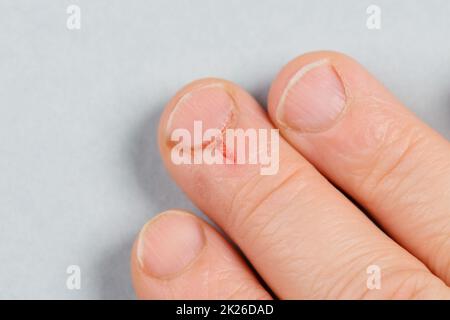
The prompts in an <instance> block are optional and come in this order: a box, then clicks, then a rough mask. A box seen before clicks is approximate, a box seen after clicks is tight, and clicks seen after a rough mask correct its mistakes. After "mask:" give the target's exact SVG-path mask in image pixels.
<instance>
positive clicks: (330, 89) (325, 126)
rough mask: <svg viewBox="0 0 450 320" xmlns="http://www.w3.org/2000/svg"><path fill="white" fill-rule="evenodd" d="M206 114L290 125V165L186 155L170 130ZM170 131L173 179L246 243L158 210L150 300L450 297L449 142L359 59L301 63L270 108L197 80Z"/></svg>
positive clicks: (141, 266) (283, 151) (143, 279)
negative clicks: (187, 159)
mask: <svg viewBox="0 0 450 320" xmlns="http://www.w3.org/2000/svg"><path fill="white" fill-rule="evenodd" d="M194 120H199V121H202V124H203V129H207V128H218V129H222V131H223V132H224V130H225V129H226V128H242V129H252V128H253V129H265V130H270V129H272V128H278V129H279V130H280V134H281V137H280V140H279V166H278V168H277V169H278V170H277V171H276V173H275V174H268V175H264V174H261V170H260V169H261V165H260V164H259V165H255V164H236V163H235V162H234V164H207V163H204V162H203V163H200V164H177V163H174V161H173V153H172V152H173V148H174V145H175V144H174V142H173V141H172V140H171V137H172V133H173V132H174V130H175V129H178V128H186V129H188V130H189V132H192V131H193V130H194V128H193V123H194ZM158 139H159V144H160V151H161V154H162V158H163V160H164V163H165V165H166V167H167V168H168V170H169V172H170V174H171V175H172V177H173V179H175V181H176V182H177V183H178V184H179V185H180V187H181V188H182V189H183V190H184V191H185V192H186V194H187V195H188V196H189V197H190V198H191V199H192V201H193V202H194V203H195V204H196V205H197V206H198V207H199V208H200V209H201V210H202V211H203V212H205V213H206V214H207V215H208V216H209V217H210V218H211V219H212V220H213V221H215V222H216V223H217V225H218V226H220V227H221V228H222V230H223V231H224V233H225V234H226V236H227V237H228V238H229V239H231V240H230V242H232V243H233V244H234V245H233V244H230V242H229V241H227V240H226V237H225V236H224V235H222V234H221V233H219V232H217V231H216V230H215V229H214V228H213V227H211V226H210V225H209V224H208V223H206V222H205V221H203V220H201V219H200V218H198V217H196V216H194V215H192V214H189V213H186V212H183V211H179V210H176V211H175V210H170V211H167V212H165V213H163V214H161V215H159V216H157V217H155V218H154V219H152V220H151V221H150V222H149V223H148V224H147V225H146V226H145V227H144V228H143V230H142V231H141V233H140V235H139V238H138V239H137V241H136V243H135V245H134V248H133V252H132V275H133V282H134V286H135V289H136V293H137V296H138V297H139V298H144V299H272V298H273V297H277V298H281V299H304V298H306V299H316V298H319V299H321V298H325V299H379V298H381V299H392V298H399V299H450V288H449V287H448V286H449V285H450V144H449V143H448V141H446V140H445V139H444V138H443V137H441V136H440V135H439V134H437V133H436V132H434V131H433V130H432V129H430V128H429V127H428V126H427V125H425V124H424V123H422V122H421V121H420V120H419V119H417V118H416V117H415V116H414V115H413V114H412V113H411V112H410V111H408V110H407V109H406V108H405V107H404V106H403V105H401V103H400V102H398V101H397V100H396V99H395V98H394V97H393V96H392V95H391V94H390V93H389V92H388V91H387V90H386V89H385V88H384V87H383V86H382V85H381V84H380V83H379V82H378V81H377V80H375V79H374V78H373V77H372V76H371V75H370V74H369V73H368V72H367V71H366V70H365V69H364V68H363V67H361V66H360V65H359V64H358V63H357V62H355V61H354V60H352V59H350V58H349V57H346V56H344V55H342V54H338V53H334V52H315V53H309V54H306V55H303V56H301V57H299V58H297V59H295V60H293V61H291V62H290V63H289V64H288V65H287V66H285V67H284V68H283V69H282V71H281V72H280V73H279V75H278V76H277V77H276V79H275V80H274V82H273V83H272V87H271V89H270V94H269V98H268V113H266V112H265V111H264V109H262V108H261V107H260V106H259V105H258V103H257V102H256V101H255V100H254V99H253V98H252V97H251V96H250V95H249V94H248V93H247V92H246V91H245V90H243V89H242V88H240V87H238V86H237V85H235V84H233V83H230V82H228V81H224V80H219V79H204V80H199V81H196V82H193V83H191V84H189V85H187V86H186V87H185V88H183V89H182V90H181V91H180V92H179V93H177V94H176V95H175V97H174V98H173V99H172V100H171V101H170V102H169V104H168V105H167V107H166V108H165V110H164V113H163V115H162V117H161V121H160V128H159V137H158ZM194 147H195V146H194ZM197 147H198V146H197ZM200 148H201V149H202V150H203V149H204V148H205V145H203V144H202V145H201V146H200ZM224 155H225V157H228V158H230V159H232V160H233V161H236V154H231V155H230V154H227V151H226V152H224ZM237 247H239V248H240V250H241V251H242V254H241V253H240V251H238V249H237ZM242 256H245V257H246V259H247V260H248V262H249V263H250V264H251V265H252V266H253V267H254V269H253V268H250V267H249V265H248V263H247V262H246V261H245V260H244V258H243V257H242ZM371 277H373V278H371ZM371 281H372V282H371ZM263 282H264V283H265V284H263ZM268 288H270V289H268ZM269 290H270V291H271V292H270V293H269Z"/></svg>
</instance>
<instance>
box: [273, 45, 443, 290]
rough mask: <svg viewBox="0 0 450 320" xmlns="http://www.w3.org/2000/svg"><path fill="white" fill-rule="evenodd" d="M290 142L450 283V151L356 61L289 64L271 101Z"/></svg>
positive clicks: (326, 56) (329, 58) (337, 58)
mask: <svg viewBox="0 0 450 320" xmlns="http://www.w3.org/2000/svg"><path fill="white" fill-rule="evenodd" d="M269 113H270V116H271V118H272V120H273V121H274V122H275V123H276V124H277V125H278V127H279V128H280V130H281V131H282V134H283V136H284V137H285V138H286V139H287V140H288V141H289V142H290V143H291V144H292V145H293V146H295V148H297V149H298V150H299V151H300V152H301V153H302V154H303V155H304V156H305V157H306V158H307V159H308V160H309V161H311V162H312V163H313V164H314V165H315V166H316V167H317V168H318V169H319V170H320V171H321V172H322V173H324V174H325V175H326V176H327V177H328V178H330V179H331V180H332V181H333V182H334V183H335V184H337V185H339V187H340V188H342V189H343V190H345V191H346V192H347V193H348V194H350V195H351V197H353V198H354V199H356V200H357V201H358V202H359V203H360V204H362V205H363V206H364V207H365V208H367V209H368V210H369V211H370V213H371V214H372V215H373V217H374V218H375V219H376V220H377V222H378V223H379V224H380V225H381V226H382V227H383V228H384V229H385V230H386V231H387V232H388V233H389V235H391V236H392V237H393V238H394V239H395V240H397V242H399V243H400V244H401V245H402V246H403V247H405V248H407V249H408V250H409V251H410V252H412V253H413V254H414V255H415V256H417V257H418V258H420V259H421V260H422V261H423V262H424V263H425V264H426V265H427V266H428V267H429V268H430V269H431V270H432V271H433V272H434V273H435V274H436V275H438V276H439V277H441V278H442V279H443V280H444V281H445V282H446V283H447V284H450V210H449V208H450V197H449V194H450V145H449V143H448V142H447V141H446V140H445V139H444V138H442V137H441V136H440V135H438V134H437V133H436V132H434V131H433V130H431V129H430V128H429V127H428V126H426V125H425V124H424V123H422V122H421V121H420V120H418V119H417V118H416V117H415V116H414V115H412V114H411V113H410V112H409V111H408V110H407V109H406V108H405V107H404V106H402V105H401V104H400V103H399V102H398V101H397V100H396V99H395V98H394V97H393V96H392V95H391V94H390V93H389V92H388V91H387V90H386V89H385V88H384V87H383V86H382V85H381V84H380V83H379V82H378V81H376V80H375V79H374V78H373V77H372V76H371V75H370V74H369V73H368V72H367V71H366V70H364V68H363V67H361V66H360V65H359V64H358V63H356V62H355V61H353V60H352V59H350V58H348V57H346V56H344V55H342V54H338V53H333V52H317V53H311V54H307V55H304V56H301V57H299V58H297V59H295V60H293V61H292V62H290V63H289V64H288V65H287V66H286V67H285V68H284V69H283V70H282V71H281V73H280V74H279V75H278V77H277V78H276V80H275V81H274V83H273V85H272V89H271V91H270V96H269Z"/></svg>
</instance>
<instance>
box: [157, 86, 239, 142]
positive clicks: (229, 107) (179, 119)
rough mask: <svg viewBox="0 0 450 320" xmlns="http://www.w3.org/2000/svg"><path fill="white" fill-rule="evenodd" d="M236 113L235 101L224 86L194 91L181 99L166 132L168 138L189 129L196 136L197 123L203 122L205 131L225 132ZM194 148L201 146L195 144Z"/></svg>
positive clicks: (169, 120)
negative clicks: (175, 131) (195, 124)
mask: <svg viewBox="0 0 450 320" xmlns="http://www.w3.org/2000/svg"><path fill="white" fill-rule="evenodd" d="M234 111H235V103H234V100H233V98H232V97H231V95H230V94H229V93H228V92H227V91H226V89H225V87H224V86H223V85H222V84H220V83H217V84H209V85H206V86H203V87H200V88H196V89H193V90H192V91H190V92H188V93H186V94H185V95H184V96H182V97H181V98H180V100H179V101H178V103H177V104H176V106H175V107H174V108H173V110H172V113H171V114H170V115H169V118H168V121H167V130H166V131H167V135H168V138H170V135H171V133H172V132H173V131H174V130H175V129H187V130H188V131H189V132H190V134H194V122H196V121H201V124H202V130H203V131H206V130H207V129H219V130H223V129H225V128H227V126H228V125H229V124H230V122H231V121H232V120H233V114H234ZM194 142H195V141H194ZM192 147H200V145H196V144H195V143H194V145H193V146H192Z"/></svg>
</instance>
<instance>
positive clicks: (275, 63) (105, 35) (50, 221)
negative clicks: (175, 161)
mask: <svg viewBox="0 0 450 320" xmlns="http://www.w3.org/2000/svg"><path fill="white" fill-rule="evenodd" d="M70 4H77V5H79V6H80V7H81V14H82V16H81V18H82V20H81V30H77V31H69V30H68V29H67V28H66V19H67V17H68V15H67V14H66V8H67V6H68V5H70ZM370 4H377V5H379V6H380V7H381V9H382V15H381V17H382V29H381V30H376V31H375V30H368V29H367V28H366V19H367V14H366V8H367V7H368V6H369V5H370ZM449 21H450V1H445V0H442V1H430V0H427V1H411V0H408V1H379V0H378V1H364V0H353V1H312V0H310V1H299V0H293V1H280V0H277V1H276V0H271V1H256V0H254V1H242V0H241V1H237V0H233V1H230V0H226V1H225V0H221V1H204V0H203V1H201V0H189V1H188V0H186V1H164V0H157V1H156V0H152V1H148V0H147V1H146V0H121V1H119V0H72V1H68V0H28V1H25V0H0V298H62V299H66V298H74V299H79V298H96V299H97V298H134V293H133V290H132V287H131V280H130V275H129V264H128V261H129V252H130V248H131V245H132V242H133V239H134V237H135V236H136V234H137V232H138V231H139V229H140V227H141V226H142V225H143V224H144V223H145V222H146V221H147V220H148V219H149V218H151V217H152V216H153V215H154V214H156V213H157V212H160V211H163V210H165V209H168V208H171V207H181V208H187V209H191V210H195V209H194V207H193V206H192V204H190V202H189V201H188V200H187V199H186V197H185V196H184V195H183V194H182V193H181V192H180V191H179V190H178V189H177V187H176V185H175V184H174V183H173V182H172V181H171V180H170V179H169V177H168V175H167V174H166V172H165V169H164V168H163V166H162V164H161V162H160V158H159V154H158V151H157V147H156V135H155V131H156V126H157V121H158V117H159V114H160V112H161V110H162V108H163V106H164V104H165V103H166V102H167V101H168V99H169V98H170V96H171V95H172V94H173V93H174V92H175V91H176V90H177V89H178V88H180V87H181V86H182V85H184V84H186V83H187V82H189V81H191V80H193V79H195V78H199V77H205V76H217V77H222V78H227V79H230V80H232V81H234V82H236V83H238V84H240V85H242V86H243V87H245V88H246V89H248V90H249V91H250V92H251V93H252V94H254V95H255V96H256V97H257V99H259V100H260V101H261V102H262V103H264V102H265V99H266V94H267V90H268V87H269V85H270V82H271V80H272V78H273V77H274V76H275V74H276V73H277V71H278V70H279V68H280V67H281V66H282V65H283V64H284V63H286V62H287V61H288V60H290V59H291V58H293V57H295V56H296V55H298V54H301V53H304V52H306V51H310V50H318V49H332V50H338V51H343V52H345V53H347V54H350V55H352V56H354V57H355V58H356V59H358V60H359V61H360V62H361V63H363V64H364V65H365V66H367V68H368V69H369V70H371V71H372V72H373V73H374V74H375V75H376V76H377V77H378V78H379V79H381V80H382V81H383V82H384V83H385V84H386V85H387V86H388V87H389V88H390V89H391V90H392V91H393V92H394V93H395V94H396V95H397V96H398V97H399V98H400V99H401V100H403V101H404V102H405V103H406V104H407V105H408V106H409V107H410V108H411V109H413V110H414V111H415V112H416V113H417V114H418V115H419V116H420V117H421V118H422V119H423V120H424V121H426V122H428V123H429V124H431V125H432V126H433V127H434V128H436V129H437V130H438V131H440V132H441V133H442V134H444V135H445V136H446V137H450V125H449V124H450V109H449V106H450V41H449V39H450V34H449V33H450V22H449ZM71 264H76V265H79V266H80V267H81V271H82V289H81V290H79V291H70V290H67V289H66V286H65V282H66V277H67V274H66V268H67V266H68V265H71Z"/></svg>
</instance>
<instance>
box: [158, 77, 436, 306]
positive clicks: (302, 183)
mask: <svg viewBox="0 0 450 320" xmlns="http://www.w3.org/2000/svg"><path fill="white" fill-rule="evenodd" d="M195 120H198V121H201V123H202V126H203V129H206V128H208V129H211V128H218V129H220V130H219V134H220V135H222V138H223V134H224V133H225V134H226V133H227V129H231V128H233V129H242V131H243V130H246V132H247V133H249V136H251V133H252V132H253V133H254V131H251V130H249V129H258V130H259V131H258V132H262V133H266V134H267V135H269V133H270V132H269V130H270V129H272V125H271V123H270V121H269V120H268V118H267V115H266V114H265V113H264V112H263V111H262V109H261V108H260V107H259V106H258V104H257V103H256V101H255V100H254V99H253V98H252V97H251V96H250V95H248V94H247V93H246V92H245V91H244V90H242V89H240V88H239V87H237V86H236V85H234V84H232V83H230V82H226V81H222V80H217V79H205V80H200V81H197V82H194V83H192V84H190V85H188V86H187V87H185V88H184V89H182V90H181V91H180V92H179V93H178V94H177V95H176V96H175V97H174V98H173V99H172V101H171V102H169V104H168V106H167V107H166V109H165V111H164V113H163V115H162V117H161V122H160V129H159V130H160V131H159V139H160V141H159V142H160V149H161V154H162V157H163V159H164V163H165V164H166V166H167V167H168V169H169V171H170V173H171V175H172V176H173V177H174V179H175V180H176V181H177V183H178V184H179V185H180V186H181V187H182V189H183V190H184V191H185V192H186V193H187V194H188V195H189V197H190V198H191V199H192V200H193V201H194V202H195V203H196V204H197V206H198V207H199V208H200V209H202V210H203V211H204V212H205V213H207V214H208V215H209V216H210V217H211V218H212V219H213V220H215V221H216V222H217V223H218V224H219V225H220V226H222V228H223V229H224V230H225V232H226V233H227V234H228V235H229V236H230V237H231V238H232V239H233V240H234V242H235V243H237V244H238V245H239V247H240V248H241V249H242V250H243V252H244V253H245V255H246V256H247V258H248V259H249V260H250V261H251V263H252V264H253V265H254V267H255V268H256V270H257V271H258V273H259V274H260V275H261V276H262V277H263V278H264V280H265V281H266V283H268V284H269V286H270V288H271V289H272V290H273V291H274V292H275V293H276V295H277V296H278V297H281V298H314V297H321V298H324V297H330V298H337V297H347V298H358V297H381V296H382V297H391V296H396V295H397V293H399V295H401V296H407V295H411V296H413V295H415V290H416V289H417V288H420V290H421V291H420V294H421V295H429V294H430V293H431V292H433V291H434V290H431V288H435V287H439V288H440V287H441V286H442V283H441V282H439V281H438V280H437V278H435V277H434V276H432V275H431V273H429V272H428V270H426V268H425V267H424V266H423V264H421V263H420V262H419V261H418V260H417V259H415V258H414V257H412V256H411V255H410V254H409V253H407V252H406V251H405V250H404V249H402V248H401V247H399V246H398V245H397V244H396V243H394V242H393V241H392V240H391V239H389V238H387V237H386V236H385V235H384V234H383V233H382V232H381V231H380V230H378V229H377V228H376V227H375V226H374V224H373V223H372V222H371V221H370V220H369V219H368V218H367V217H366V216H365V215H364V214H362V213H361V212H360V211H359V210H358V209H357V208H355V206H354V205H353V204H352V203H351V202H350V201H348V200H347V199H346V198H345V197H344V196H343V195H341V194H340V193H339V192H338V191H337V190H336V189H335V188H334V187H333V186H332V185H331V184H330V183H329V182H328V181H326V180H325V179H324V178H323V177H322V176H321V175H320V174H319V173H318V172H317V171H316V170H315V169H314V168H313V167H312V166H311V165H310V164H309V163H308V162H307V161H306V160H304V159H303V158H302V157H301V156H300V154H299V153H298V152H297V151H295V150H294V149H293V148H292V147H291V146H290V145H289V144H287V143H286V142H285V141H284V140H282V139H281V140H280V141H279V148H278V149H277V148H273V150H271V151H272V153H271V154H276V151H279V157H280V161H279V166H272V167H278V168H279V170H278V171H277V170H274V171H271V172H269V173H272V174H268V175H264V174H262V173H263V172H262V171H261V169H262V168H263V167H264V165H262V164H261V162H256V164H251V163H249V162H248V161H241V163H239V162H238V161H237V160H236V159H238V158H239V156H240V155H241V156H242V154H244V155H247V156H249V155H254V154H258V155H259V154H260V153H262V152H260V151H261V150H262V147H261V146H259V147H260V148H259V149H261V150H257V152H255V150H254V149H253V148H251V147H249V144H250V142H249V143H248V145H247V146H248V147H249V148H248V149H245V150H244V151H245V152H242V150H241V152H237V151H238V150H237V148H230V145H229V144H228V142H227V143H226V144H225V148H224V147H223V146H222V145H221V144H219V145H217V148H218V149H219V151H220V152H219V153H218V154H219V155H220V154H221V153H223V155H224V156H225V158H226V159H231V160H232V161H231V164H230V163H229V162H228V163H225V164H220V163H213V162H206V160H205V161H201V160H202V156H203V155H205V156H206V155H207V152H206V151H208V150H210V149H208V148H207V147H210V146H213V147H216V145H215V143H216V142H217V141H219V140H220V139H218V140H217V141H203V140H202V139H201V138H202V137H201V135H202V133H205V132H206V131H205V132H204V131H202V130H200V131H201V133H200V134H198V132H196V126H195V124H194V125H193V123H194V121H195ZM197 128H198V122H197ZM178 129H183V130H178ZM197 131H198V130H197ZM181 136H182V137H183V138H182V139H179V138H178V139H174V138H176V137H181ZM199 136H200V139H198V138H199ZM219 138H220V137H219ZM225 140H226V139H225ZM249 140H250V139H248V140H247V141H249ZM261 140H264V139H262V137H261ZM206 142H208V143H206ZM180 145H181V146H182V147H183V146H186V145H187V146H188V147H189V148H188V150H189V151H192V153H193V155H192V154H190V153H189V152H181V153H182V154H183V155H184V154H187V155H188V158H187V159H186V158H184V157H182V159H183V160H189V161H185V162H184V163H183V161H181V162H180V158H179V156H180V150H181V151H183V150H184V149H183V148H180ZM192 145H194V146H192ZM264 145H265V142H264V143H263V144H262V146H264ZM271 145H274V146H275V145H276V143H272V142H271ZM230 149H231V150H230ZM269 149H271V148H270V146H269ZM248 158H249V157H248ZM242 162H243V163H242ZM258 163H259V164H258ZM265 173H268V172H265ZM372 264H376V265H378V266H380V268H381V269H382V270H383V273H384V274H385V279H388V280H386V281H385V282H384V286H383V290H382V291H380V292H368V288H367V286H366V280H367V275H366V269H367V267H368V266H370V265H372ZM400 287H401V288H400Z"/></svg>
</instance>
